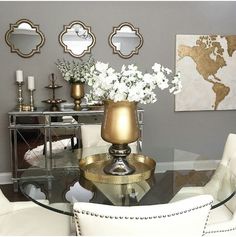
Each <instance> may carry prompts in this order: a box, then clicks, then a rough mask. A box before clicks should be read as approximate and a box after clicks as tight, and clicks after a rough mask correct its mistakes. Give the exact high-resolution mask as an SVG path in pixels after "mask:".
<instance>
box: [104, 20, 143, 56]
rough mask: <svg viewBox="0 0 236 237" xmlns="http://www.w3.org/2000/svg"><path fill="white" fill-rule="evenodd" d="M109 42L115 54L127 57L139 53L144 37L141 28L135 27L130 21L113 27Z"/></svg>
mask: <svg viewBox="0 0 236 237" xmlns="http://www.w3.org/2000/svg"><path fill="white" fill-rule="evenodd" d="M108 42H109V45H110V46H111V47H112V49H113V53H114V54H118V55H119V56H120V57H121V58H126V59H127V58H131V57H132V56H133V55H134V54H138V53H139V49H140V48H141V47H142V45H143V37H142V35H141V34H140V33H139V28H135V27H134V26H133V25H132V24H131V23H129V22H123V23H121V24H120V25H119V26H117V27H113V32H112V33H111V34H110V35H109V39H108Z"/></svg>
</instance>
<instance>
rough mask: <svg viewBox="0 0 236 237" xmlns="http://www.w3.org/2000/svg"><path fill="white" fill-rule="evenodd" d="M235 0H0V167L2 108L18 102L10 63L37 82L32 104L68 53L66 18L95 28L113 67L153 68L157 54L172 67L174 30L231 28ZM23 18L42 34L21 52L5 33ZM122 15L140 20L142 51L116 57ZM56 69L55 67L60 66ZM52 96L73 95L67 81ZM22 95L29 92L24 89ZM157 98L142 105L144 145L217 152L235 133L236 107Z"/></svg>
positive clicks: (5, 167)
mask: <svg viewBox="0 0 236 237" xmlns="http://www.w3.org/2000/svg"><path fill="white" fill-rule="evenodd" d="M235 9H236V2H25V3H24V2H1V3H0V73H1V78H0V80H1V81H0V83H1V84H0V85H1V86H0V101H1V104H0V106H1V109H0V121H1V123H0V134H1V138H0V151H1V156H0V172H7V171H10V155H9V138H8V129H7V126H8V123H7V112H8V111H9V110H11V109H12V108H13V107H14V106H15V104H16V85H15V77H14V75H15V71H16V70H17V69H22V70H24V73H25V76H27V75H34V76H35V78H36V80H37V82H36V86H37V91H36V93H35V96H36V105H37V106H42V103H41V102H40V101H41V100H43V99H47V98H48V97H49V92H48V91H47V90H46V89H45V88H44V86H45V85H47V84H48V75H49V73H52V72H56V73H57V74H58V72H57V69H56V67H55V64H54V62H55V61H56V59H57V58H62V57H64V58H67V59H72V57H70V55H68V54H64V53H63V49H62V47H61V46H60V44H59V42H58V35H59V33H60V32H61V31H62V27H63V25H64V24H69V23H70V22H71V21H73V20H81V21H82V22H84V23H85V24H86V25H90V26H91V27H92V31H93V33H94V34H95V35H96V39H97V42H96V45H95V47H94V48H93V50H92V53H93V55H94V57H95V58H96V59H98V60H101V61H104V62H110V63H111V65H113V66H114V67H116V68H117V69H118V68H120V67H121V66H122V64H128V63H136V64H137V65H138V66H139V67H140V69H142V70H144V71H145V70H146V69H150V68H151V66H152V65H153V63H154V62H159V63H161V64H163V65H165V66H167V67H169V68H172V69H174V64H175V35H176V34H181V33H182V34H236V28H235V25H236V18H235ZM21 18H28V19H29V20H31V21H33V22H34V23H35V24H39V25H40V29H41V31H42V32H43V33H44V34H45V36H46V42H45V45H44V46H43V48H42V50H41V53H40V54H36V55H34V56H33V57H32V58H29V59H24V58H21V57H19V56H18V55H16V54H13V53H10V48H9V47H8V46H7V44H6V43H5V40H4V35H5V32H6V31H7V30H8V29H9V23H15V22H16V21H17V20H19V19H21ZM124 21H127V22H130V23H132V24H133V25H134V26H136V27H139V28H140V32H141V34H142V35H143V38H144V45H143V47H142V48H141V50H140V54H139V55H138V56H137V55H135V56H133V57H132V58H131V59H128V60H125V59H121V58H120V57H119V56H118V55H114V54H113V53H112V49H111V47H110V46H109V45H108V35H109V34H110V33H111V30H112V27H113V26H118V25H119V24H120V23H122V22H124ZM58 75H59V74H58ZM60 83H61V84H62V85H63V88H62V89H60V90H59V91H57V93H58V94H57V96H58V97H62V98H64V99H67V100H70V96H69V85H68V84H67V83H66V82H65V81H63V80H62V79H60ZM24 95H25V98H26V97H27V95H28V92H27V91H26V90H25V93H24ZM158 97H159V101H158V102H157V103H155V104H153V105H147V106H144V108H145V126H144V146H145V148H146V149H152V148H153V147H154V146H155V145H157V146H160V147H161V146H170V147H177V148H179V149H185V150H188V151H192V152H197V153H202V154H204V155H209V156H210V155H211V156H212V157H214V156H215V157H217V156H219V155H220V154H221V152H222V149H223V145H224V142H225V139H226V137H227V134H228V133H229V132H235V133H236V113H235V111H217V112H213V111H207V112H178V113H177V112H174V97H173V96H169V95H168V94H167V93H165V92H164V93H161V94H160V95H159V96H158Z"/></svg>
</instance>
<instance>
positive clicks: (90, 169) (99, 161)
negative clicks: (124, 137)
mask: <svg viewBox="0 0 236 237" xmlns="http://www.w3.org/2000/svg"><path fill="white" fill-rule="evenodd" d="M110 161H111V158H110V155H109V154H107V153H102V154H96V155H91V156H87V157H85V158H83V159H81V160H80V161H79V167H80V170H81V172H82V175H83V176H84V177H85V178H86V179H88V180H91V181H95V182H100V183H112V184H128V183H136V182H140V181H142V180H146V179H149V178H150V176H151V175H152V174H153V173H154V171H155V167H156V162H155V161H154V160H153V159H151V158H149V157H148V156H144V155H140V154H130V155H129V156H128V157H127V161H128V162H129V164H130V165H132V166H134V167H135V172H134V173H133V174H130V175H123V176H119V175H109V174H106V173H104V171H103V168H104V167H105V166H106V165H107V164H108V163H109V162H110Z"/></svg>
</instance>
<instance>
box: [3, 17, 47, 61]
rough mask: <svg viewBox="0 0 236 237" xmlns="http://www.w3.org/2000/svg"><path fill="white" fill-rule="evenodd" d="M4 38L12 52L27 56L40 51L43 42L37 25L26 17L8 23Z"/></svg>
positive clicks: (42, 35) (43, 37)
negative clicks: (8, 26) (8, 27)
mask: <svg viewBox="0 0 236 237" xmlns="http://www.w3.org/2000/svg"><path fill="white" fill-rule="evenodd" d="M5 40H6V43H7V45H8V46H9V47H10V48H11V52H12V53H17V54H18V55H19V56H21V57H23V58H29V57H32V56H33V55H34V54H35V53H40V48H41V47H42V46H43V45H44V43H45V36H44V34H43V33H42V32H41V31H40V30H39V25H36V24H34V23H33V22H31V21H30V20H28V19H21V20H18V21H17V22H16V23H15V24H10V29H9V30H8V31H7V32H6V34H5Z"/></svg>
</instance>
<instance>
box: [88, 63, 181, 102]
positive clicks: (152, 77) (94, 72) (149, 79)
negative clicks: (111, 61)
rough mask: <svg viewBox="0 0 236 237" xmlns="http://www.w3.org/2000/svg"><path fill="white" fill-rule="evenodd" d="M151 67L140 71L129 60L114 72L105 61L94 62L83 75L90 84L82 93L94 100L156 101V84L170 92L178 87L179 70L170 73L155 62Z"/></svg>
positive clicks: (179, 88)
mask: <svg viewBox="0 0 236 237" xmlns="http://www.w3.org/2000/svg"><path fill="white" fill-rule="evenodd" d="M152 69H153V73H145V74H143V73H142V72H141V71H139V70H138V67H137V66H135V65H133V64H131V65H128V66H127V67H126V66H125V65H123V66H122V68H121V72H116V71H115V70H114V69H113V68H111V67H109V65H108V64H105V63H102V62H96V64H95V65H94V66H92V67H91V69H90V71H89V72H88V73H87V74H86V76H85V78H86V80H87V83H88V85H89V86H91V87H92V89H91V90H90V92H89V93H88V94H87V95H86V97H87V98H92V99H93V100H95V101H102V100H107V99H109V100H113V101H115V102H117V101H124V100H128V101H135V102H140V103H142V104H147V103H154V102H156V100H157V98H156V94H155V93H154V89H155V88H156V87H158V88H160V89H161V90H164V89H166V88H169V92H170V93H173V94H176V93H178V92H180V91H181V88H182V85H181V81H180V74H179V73H178V74H177V75H173V76H171V74H172V71H171V70H170V69H168V68H165V67H163V66H161V65H160V64H157V63H155V64H154V65H153V67H152ZM168 77H169V79H168Z"/></svg>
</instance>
